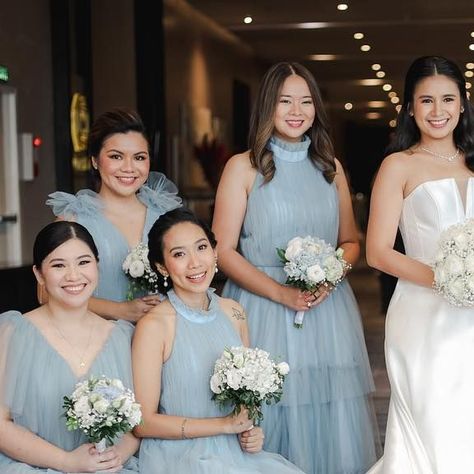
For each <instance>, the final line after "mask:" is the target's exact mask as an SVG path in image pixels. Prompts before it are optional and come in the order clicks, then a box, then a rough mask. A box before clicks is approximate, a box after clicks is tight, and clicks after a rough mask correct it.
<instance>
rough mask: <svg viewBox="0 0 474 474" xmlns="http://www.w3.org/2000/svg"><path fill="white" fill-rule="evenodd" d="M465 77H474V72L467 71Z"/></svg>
mask: <svg viewBox="0 0 474 474" xmlns="http://www.w3.org/2000/svg"><path fill="white" fill-rule="evenodd" d="M464 75H465V76H466V77H472V76H474V72H472V71H466V72H465V73H464Z"/></svg>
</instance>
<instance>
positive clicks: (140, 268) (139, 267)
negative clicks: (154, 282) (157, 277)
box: [128, 260, 145, 278]
mask: <svg viewBox="0 0 474 474" xmlns="http://www.w3.org/2000/svg"><path fill="white" fill-rule="evenodd" d="M128 272H129V273H130V276H131V277H132V278H138V277H141V276H143V273H144V272H145V265H143V262H141V261H140V260H135V261H133V262H132V263H131V264H130V268H129V269H128Z"/></svg>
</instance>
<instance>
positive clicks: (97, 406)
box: [94, 398, 109, 413]
mask: <svg viewBox="0 0 474 474" xmlns="http://www.w3.org/2000/svg"><path fill="white" fill-rule="evenodd" d="M107 408H109V402H108V401H107V400H105V399H104V398H101V399H100V400H98V401H96V402H95V403H94V410H96V411H97V412H99V413H105V412H106V411H107Z"/></svg>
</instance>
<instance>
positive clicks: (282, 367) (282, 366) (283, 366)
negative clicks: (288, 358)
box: [277, 362, 290, 375]
mask: <svg viewBox="0 0 474 474" xmlns="http://www.w3.org/2000/svg"><path fill="white" fill-rule="evenodd" d="M277 370H278V373H280V374H281V375H287V374H288V372H289V371H290V366H289V365H288V364H287V363H286V362H280V363H279V364H278V365H277Z"/></svg>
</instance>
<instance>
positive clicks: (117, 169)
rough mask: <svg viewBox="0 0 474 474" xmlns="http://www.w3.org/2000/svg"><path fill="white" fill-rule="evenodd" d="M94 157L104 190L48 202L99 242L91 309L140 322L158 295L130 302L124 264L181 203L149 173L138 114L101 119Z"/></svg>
mask: <svg viewBox="0 0 474 474" xmlns="http://www.w3.org/2000/svg"><path fill="white" fill-rule="evenodd" d="M89 155H90V157H91V160H92V166H93V169H94V172H95V177H96V178H97V180H98V182H99V188H100V189H99V192H98V193H96V192H94V191H92V190H89V189H83V190H81V191H79V192H78V193H77V194H76V195H72V194H68V193H64V192H60V191H58V192H55V193H52V194H50V196H49V199H48V200H47V202H46V204H47V205H48V206H50V207H51V208H52V211H53V213H54V214H55V215H56V216H57V217H58V218H61V219H66V220H74V221H76V222H79V223H80V224H82V225H83V226H84V227H86V228H87V229H88V230H89V232H90V233H91V234H92V236H93V238H94V241H95V242H96V244H97V247H98V249H99V253H100V258H101V260H100V266H99V268H100V279H99V285H98V286H97V290H96V292H95V294H94V298H93V299H92V300H91V309H92V310H93V311H95V312H96V313H98V314H100V315H102V316H106V317H109V318H110V317H113V318H116V319H127V320H130V321H137V320H138V319H139V318H140V317H141V316H143V314H145V313H146V312H147V311H149V309H150V308H152V307H153V306H154V305H155V304H157V303H158V302H159V297H158V296H156V295H144V294H137V295H135V296H136V298H135V299H134V300H133V301H125V300H126V295H127V293H128V290H129V279H128V278H127V276H126V275H125V273H124V271H123V270H122V263H123V261H124V260H125V257H126V256H127V255H128V253H129V252H130V250H131V249H132V248H133V247H135V246H136V245H137V244H139V243H140V242H143V243H145V244H146V242H147V239H146V237H147V235H148V231H149V230H150V228H151V226H152V224H153V222H155V221H156V219H157V218H158V217H159V216H160V215H161V214H163V213H164V212H166V211H169V210H171V209H175V208H176V207H179V206H180V205H181V199H180V198H179V197H177V195H176V194H177V188H176V186H175V185H174V184H173V183H172V182H171V181H170V180H168V179H167V178H166V177H165V176H164V175H163V174H162V173H156V172H152V173H149V168H150V157H149V144H148V141H147V138H146V133H145V127H144V125H143V123H142V121H141V119H140V117H139V116H138V114H137V113H136V112H132V111H127V110H121V109H116V110H113V111H110V112H106V113H105V114H103V115H101V116H100V117H99V118H98V119H97V120H96V121H95V122H94V124H93V126H92V128H91V132H90V137H89Z"/></svg>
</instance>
